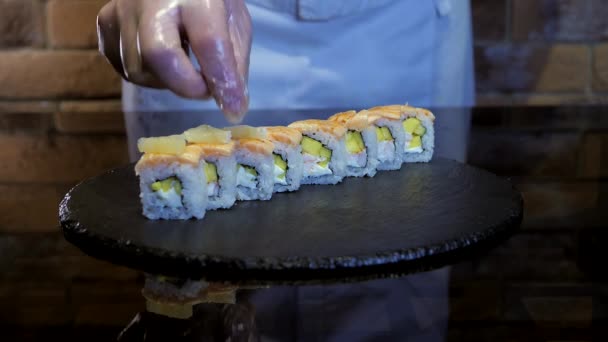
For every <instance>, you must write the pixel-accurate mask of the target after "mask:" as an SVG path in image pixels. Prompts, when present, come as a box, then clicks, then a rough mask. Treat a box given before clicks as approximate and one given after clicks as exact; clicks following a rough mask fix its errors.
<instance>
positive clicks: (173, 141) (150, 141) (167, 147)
mask: <svg viewBox="0 0 608 342" xmlns="http://www.w3.org/2000/svg"><path fill="white" fill-rule="evenodd" d="M137 149H139V152H142V153H157V154H174V155H177V154H182V153H184V150H185V149H186V139H185V138H184V136H183V135H170V136H167V137H155V138H140V139H139V140H137Z"/></svg>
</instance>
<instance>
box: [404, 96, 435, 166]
mask: <svg viewBox="0 0 608 342" xmlns="http://www.w3.org/2000/svg"><path fill="white" fill-rule="evenodd" d="M401 107H402V108H401V118H402V119H403V129H404V130H405V140H404V151H403V155H402V159H403V162H404V163H420V162H429V161H430V160H431V159H432V158H433V151H434V149H435V128H434V125H433V124H434V122H435V116H434V115H433V113H431V112H430V111H428V110H426V109H423V108H415V107H410V106H401Z"/></svg>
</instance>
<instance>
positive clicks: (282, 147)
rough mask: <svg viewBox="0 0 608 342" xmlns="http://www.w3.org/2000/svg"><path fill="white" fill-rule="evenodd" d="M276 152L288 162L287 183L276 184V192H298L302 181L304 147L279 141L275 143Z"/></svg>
mask: <svg viewBox="0 0 608 342" xmlns="http://www.w3.org/2000/svg"><path fill="white" fill-rule="evenodd" d="M273 143H274V151H273V153H275V154H278V155H280V156H281V158H283V160H285V161H287V173H286V175H285V183H286V184H280V183H278V182H276V179H275V183H274V192H286V191H296V190H298V189H299V188H300V183H301V181H302V146H301V145H299V144H298V145H288V144H283V143H280V142H277V141H273Z"/></svg>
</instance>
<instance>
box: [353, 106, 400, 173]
mask: <svg viewBox="0 0 608 342" xmlns="http://www.w3.org/2000/svg"><path fill="white" fill-rule="evenodd" d="M357 115H364V116H366V117H367V118H368V122H369V123H370V124H371V125H373V127H374V129H375V130H376V141H377V142H378V154H377V155H378V166H377V167H376V168H377V169H378V170H381V171H388V170H399V169H400V168H401V164H402V163H403V161H402V155H403V146H404V141H405V131H404V130H403V125H402V121H401V116H400V114H399V112H393V111H385V110H379V109H378V110H371V109H370V110H363V111H361V112H359V113H357Z"/></svg>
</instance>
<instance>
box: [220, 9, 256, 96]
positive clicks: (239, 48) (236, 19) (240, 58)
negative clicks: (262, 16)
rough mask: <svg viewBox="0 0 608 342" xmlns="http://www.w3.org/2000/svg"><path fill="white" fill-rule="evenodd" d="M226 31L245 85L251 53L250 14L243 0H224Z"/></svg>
mask: <svg viewBox="0 0 608 342" xmlns="http://www.w3.org/2000/svg"><path fill="white" fill-rule="evenodd" d="M225 3H226V11H227V12H228V31H229V33H230V40H231V41H232V44H233V46H234V56H235V58H236V65H237V68H238V69H239V72H240V73H241V74H242V75H244V78H245V86H247V80H248V79H249V56H250V55H251V41H252V35H251V34H252V27H251V16H250V15H249V11H248V10H247V6H246V5H245V2H244V1H243V0H226V2H225Z"/></svg>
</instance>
